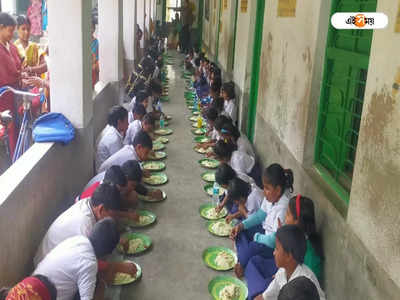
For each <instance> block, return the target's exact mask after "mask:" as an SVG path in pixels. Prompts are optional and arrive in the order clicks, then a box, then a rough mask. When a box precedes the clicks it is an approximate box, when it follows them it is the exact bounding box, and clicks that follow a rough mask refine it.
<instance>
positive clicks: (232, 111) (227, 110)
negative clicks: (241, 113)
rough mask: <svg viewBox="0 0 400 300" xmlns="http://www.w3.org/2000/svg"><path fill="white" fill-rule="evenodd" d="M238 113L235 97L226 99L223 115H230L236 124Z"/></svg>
mask: <svg viewBox="0 0 400 300" xmlns="http://www.w3.org/2000/svg"><path fill="white" fill-rule="evenodd" d="M236 113H237V112H236V105H235V99H230V100H228V101H224V110H223V111H222V115H224V116H227V117H230V118H231V119H232V123H233V124H235V123H236V120H237V116H236Z"/></svg>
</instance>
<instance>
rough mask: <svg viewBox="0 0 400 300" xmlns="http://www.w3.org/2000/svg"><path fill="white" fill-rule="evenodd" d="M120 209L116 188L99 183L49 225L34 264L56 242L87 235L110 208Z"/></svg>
mask: <svg viewBox="0 0 400 300" xmlns="http://www.w3.org/2000/svg"><path fill="white" fill-rule="evenodd" d="M120 209H121V197H120V193H119V191H118V189H117V188H116V187H115V186H112V185H110V184H102V185H100V186H99V187H98V188H97V190H96V192H95V193H94V194H93V196H92V197H91V198H86V199H83V200H80V201H78V202H77V203H75V204H74V205H72V206H71V207H70V208H69V209H67V210H66V211H65V212H63V213H62V214H61V215H60V216H58V218H57V219H56V220H55V221H54V222H53V223H52V224H51V225H50V228H49V230H48V231H47V233H46V235H45V236H44V238H43V240H42V242H41V244H40V246H39V248H38V250H37V252H36V255H35V257H34V265H35V266H36V265H38V263H40V261H42V260H43V258H44V257H45V256H46V255H47V254H48V253H49V252H50V251H51V250H53V249H54V248H55V247H56V246H57V245H58V244H60V243H61V242H63V241H64V240H66V239H67V238H70V237H73V236H76V235H83V236H86V237H87V236H89V234H90V232H91V231H92V230H93V226H94V224H96V222H97V221H99V220H102V219H104V218H106V217H110V216H111V215H112V213H111V212H112V210H120Z"/></svg>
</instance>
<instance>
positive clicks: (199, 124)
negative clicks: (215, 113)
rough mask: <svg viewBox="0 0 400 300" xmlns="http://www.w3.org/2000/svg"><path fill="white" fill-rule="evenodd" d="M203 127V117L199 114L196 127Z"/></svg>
mask: <svg viewBox="0 0 400 300" xmlns="http://www.w3.org/2000/svg"><path fill="white" fill-rule="evenodd" d="M201 127H203V118H202V117H201V116H198V117H197V128H201Z"/></svg>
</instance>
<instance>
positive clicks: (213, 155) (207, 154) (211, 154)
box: [206, 152, 215, 157]
mask: <svg viewBox="0 0 400 300" xmlns="http://www.w3.org/2000/svg"><path fill="white" fill-rule="evenodd" d="M206 157H215V154H214V152H208V153H206Z"/></svg>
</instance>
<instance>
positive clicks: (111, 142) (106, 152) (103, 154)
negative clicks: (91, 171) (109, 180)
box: [96, 105, 129, 170]
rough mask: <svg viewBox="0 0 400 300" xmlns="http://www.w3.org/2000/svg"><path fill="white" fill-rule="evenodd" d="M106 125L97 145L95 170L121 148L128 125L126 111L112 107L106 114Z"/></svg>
mask: <svg viewBox="0 0 400 300" xmlns="http://www.w3.org/2000/svg"><path fill="white" fill-rule="evenodd" d="M107 123H108V125H107V126H106V128H105V129H104V130H103V132H102V134H101V136H100V140H99V142H98V144H97V150H96V169H97V170H98V169H99V168H100V166H101V164H102V163H103V162H104V161H106V160H107V159H108V158H109V157H110V156H111V155H113V154H114V153H116V152H118V151H119V150H120V149H121V148H122V147H123V138H124V136H125V133H126V130H127V129H128V125H129V123H128V111H127V110H126V109H125V108H124V107H122V106H121V105H115V106H113V107H112V108H111V109H110V112H109V114H108V122H107Z"/></svg>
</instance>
